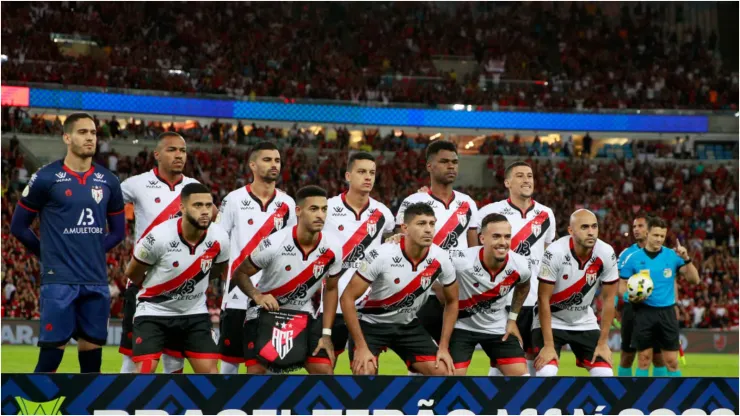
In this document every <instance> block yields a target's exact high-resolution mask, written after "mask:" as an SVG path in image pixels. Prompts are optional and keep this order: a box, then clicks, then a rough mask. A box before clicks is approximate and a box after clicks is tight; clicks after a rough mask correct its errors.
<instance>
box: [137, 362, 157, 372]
mask: <svg viewBox="0 0 740 416" xmlns="http://www.w3.org/2000/svg"><path fill="white" fill-rule="evenodd" d="M152 370H154V360H144V361H142V362H141V371H140V373H141V374H149V373H151V372H152Z"/></svg>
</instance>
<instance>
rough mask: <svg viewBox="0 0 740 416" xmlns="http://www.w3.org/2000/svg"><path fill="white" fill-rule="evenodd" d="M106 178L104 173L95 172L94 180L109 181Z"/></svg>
mask: <svg viewBox="0 0 740 416" xmlns="http://www.w3.org/2000/svg"><path fill="white" fill-rule="evenodd" d="M104 178H105V175H103V174H102V173H99V172H95V173H94V174H93V181H94V182H100V183H108V182H106V181H105V179H104Z"/></svg>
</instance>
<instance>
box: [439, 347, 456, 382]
mask: <svg viewBox="0 0 740 416" xmlns="http://www.w3.org/2000/svg"><path fill="white" fill-rule="evenodd" d="M440 365H444V366H445V367H446V369H444V370H445V373H447V375H448V376H452V375H455V364H454V363H453V362H452V356H451V355H450V352H449V351H448V350H447V349H446V348H440V349H438V350H437V360H436V363H435V364H434V368H440V367H439V366H440Z"/></svg>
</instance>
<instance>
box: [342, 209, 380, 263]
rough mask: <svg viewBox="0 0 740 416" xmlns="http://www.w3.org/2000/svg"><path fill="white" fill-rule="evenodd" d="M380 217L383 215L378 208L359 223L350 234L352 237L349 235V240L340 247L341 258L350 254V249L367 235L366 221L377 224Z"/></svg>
mask: <svg viewBox="0 0 740 416" xmlns="http://www.w3.org/2000/svg"><path fill="white" fill-rule="evenodd" d="M382 217H383V213H382V212H381V211H380V210H379V209H376V210H375V212H373V214H372V215H370V218H368V219H367V221H365V222H363V223H362V225H360V227H359V228H358V229H357V231H355V233H354V234H352V237H350V238H349V240H347V242H346V243H344V247H342V259H345V258H347V256H349V255H350V254H352V250H354V249H355V247H357V245H358V244H360V243H361V242H362V240H364V239H365V237H367V235H368V232H367V224H368V223H375V224H377V223H378V220H380V219H381V218H382ZM376 227H377V225H376ZM375 232H376V233H377V232H378V230H377V229H376V231H375Z"/></svg>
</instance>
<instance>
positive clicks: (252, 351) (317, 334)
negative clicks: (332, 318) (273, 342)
mask: <svg viewBox="0 0 740 416" xmlns="http://www.w3.org/2000/svg"><path fill="white" fill-rule="evenodd" d="M309 319H310V320H311V322H310V323H309V324H308V325H309V333H308V349H307V350H306V361H305V363H306V364H326V365H331V360H330V359H329V355H328V354H327V353H326V350H324V349H322V350H320V351H319V352H318V353H316V355H315V356H314V355H312V354H313V351H314V350H315V349H316V347H317V346H318V345H319V340H320V339H321V331H322V329H323V327H322V324H321V320H319V319H314V318H309ZM258 329H259V319H257V318H255V319H250V320H248V321H247V322H246V323H245V324H244V330H243V334H244V338H243V341H242V343H243V345H244V360H245V362H246V365H247V366H250V365H255V364H258V363H259V362H258V361H257V354H258V353H259V351H257V348H256V346H255V340H256V339H257V331H258ZM250 363H251V364H250Z"/></svg>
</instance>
